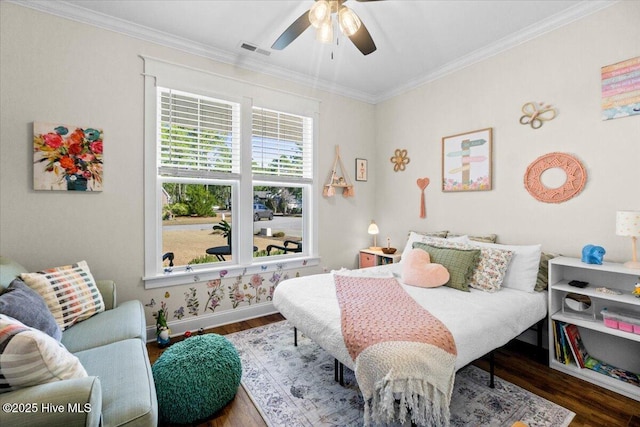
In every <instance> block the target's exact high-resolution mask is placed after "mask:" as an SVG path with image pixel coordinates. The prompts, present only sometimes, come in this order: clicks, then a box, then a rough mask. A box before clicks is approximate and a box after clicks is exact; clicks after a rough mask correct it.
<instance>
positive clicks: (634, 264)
mask: <svg viewBox="0 0 640 427" xmlns="http://www.w3.org/2000/svg"><path fill="white" fill-rule="evenodd" d="M616 234H617V235H618V236H631V247H632V248H633V249H632V250H633V254H632V258H631V261H627V262H625V263H624V266H625V267H627V268H635V269H640V262H638V258H637V255H636V254H637V252H638V250H637V249H638V248H637V245H636V240H637V238H638V236H640V211H618V212H616Z"/></svg>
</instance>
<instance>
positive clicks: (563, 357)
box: [553, 320, 573, 365]
mask: <svg viewBox="0 0 640 427" xmlns="http://www.w3.org/2000/svg"><path fill="white" fill-rule="evenodd" d="M563 326H564V323H563V322H556V321H555V320H554V321H553V329H554V332H555V341H556V343H555V344H556V359H557V360H558V362H560V363H563V364H565V365H568V364H570V363H571V359H572V358H573V356H572V354H571V349H570V347H569V341H568V340H567V337H566V334H565V332H564V328H563Z"/></svg>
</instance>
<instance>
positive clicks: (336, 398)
mask: <svg viewBox="0 0 640 427" xmlns="http://www.w3.org/2000/svg"><path fill="white" fill-rule="evenodd" d="M225 336H226V338H228V339H229V340H230V341H231V342H232V343H233V344H234V345H235V347H236V349H237V350H238V354H239V355H240V360H241V361H242V385H243V386H244V388H245V390H246V391H247V393H248V394H249V396H250V397H251V399H252V400H253V402H254V404H255V405H256V407H257V408H258V410H259V411H260V413H261V414H262V417H263V418H264V420H265V422H266V424H267V425H268V426H270V427H281V426H282V427H285V426H286V427H290V426H301V427H302V426H309V427H319V426H327V427H329V426H336V427H337V426H354V427H355V426H362V425H363V414H364V406H363V401H362V396H361V394H360V392H359V389H358V385H357V383H356V380H355V376H354V374H353V372H352V371H351V370H350V369H348V368H346V367H345V368H344V382H345V384H344V386H341V385H340V384H338V383H337V382H335V381H334V359H333V357H331V355H329V354H328V353H327V352H326V351H324V350H323V349H322V348H320V347H319V346H318V345H317V344H316V343H314V342H313V341H312V340H310V339H309V338H307V337H305V336H304V335H303V334H301V333H300V332H298V346H297V347H295V346H294V345H293V327H292V326H291V325H290V324H289V323H288V322H287V321H281V322H277V323H272V324H270V325H266V326H262V327H258V328H254V329H249V330H246V331H242V332H237V333H234V334H230V335H225ZM488 381H489V374H488V373H487V372H485V371H483V370H482V369H479V368H477V367H475V366H471V365H470V366H467V367H465V368H463V369H461V370H460V371H459V372H458V373H457V374H456V380H455V386H454V390H453V396H452V399H451V425H452V426H501V427H502V426H511V425H512V424H513V423H514V422H516V421H523V422H524V423H526V424H527V425H529V426H530V427H533V426H553V427H559V426H568V425H569V423H570V422H571V420H572V419H573V417H574V416H575V414H574V413H573V412H571V411H569V410H567V409H565V408H563V407H561V406H558V405H556V404H555V403H553V402H550V401H548V400H545V399H543V398H541V397H539V396H536V395H535V394H532V393H530V392H528V391H526V390H524V389H522V388H520V387H518V386H516V385H514V384H511V383H509V382H507V381H504V380H502V379H501V378H498V377H496V378H495V388H494V389H491V388H489V387H488Z"/></svg>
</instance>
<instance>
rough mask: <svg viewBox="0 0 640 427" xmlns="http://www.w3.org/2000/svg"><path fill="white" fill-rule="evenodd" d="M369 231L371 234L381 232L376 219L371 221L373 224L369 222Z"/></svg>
mask: <svg viewBox="0 0 640 427" xmlns="http://www.w3.org/2000/svg"><path fill="white" fill-rule="evenodd" d="M367 233H369V234H379V233H380V230H379V229H378V225H377V224H376V223H375V222H374V221H371V224H369V229H368V230H367Z"/></svg>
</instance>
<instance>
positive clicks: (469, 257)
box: [413, 242, 480, 292]
mask: <svg viewBox="0 0 640 427" xmlns="http://www.w3.org/2000/svg"><path fill="white" fill-rule="evenodd" d="M413 247H414V248H418V249H422V250H425V251H427V252H428V253H429V256H430V258H431V262H434V263H436V264H442V265H443V266H444V267H445V268H446V269H447V270H448V271H449V275H450V276H451V277H450V279H449V281H448V282H447V283H446V284H445V286H449V287H451V288H454V289H458V290H461V291H465V292H469V285H468V283H469V280H470V279H471V276H472V275H473V270H474V269H475V268H476V264H477V263H478V258H479V257H480V249H456V248H443V247H437V246H432V245H429V244H425V243H420V242H415V243H414V244H413Z"/></svg>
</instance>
